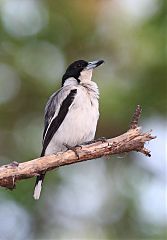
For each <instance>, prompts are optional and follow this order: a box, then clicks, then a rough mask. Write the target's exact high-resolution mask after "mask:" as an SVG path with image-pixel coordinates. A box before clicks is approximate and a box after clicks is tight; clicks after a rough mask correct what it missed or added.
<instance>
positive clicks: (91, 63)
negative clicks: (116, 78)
mask: <svg viewBox="0 0 167 240" xmlns="http://www.w3.org/2000/svg"><path fill="white" fill-rule="evenodd" d="M102 63H104V61H103V60H97V61H93V62H88V65H87V67H86V69H88V70H89V69H93V68H96V67H98V66H100V65H101V64H102Z"/></svg>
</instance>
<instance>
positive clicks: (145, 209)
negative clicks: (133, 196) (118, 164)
mask: <svg viewBox="0 0 167 240" xmlns="http://www.w3.org/2000/svg"><path fill="white" fill-rule="evenodd" d="M141 125H142V126H144V127H143V130H144V131H148V129H153V132H152V135H156V136H157V138H156V139H155V140H152V141H150V142H149V144H148V145H146V147H147V148H149V149H150V150H151V157H150V158H147V159H146V158H145V156H144V155H141V154H140V155H138V158H139V161H137V164H139V165H141V166H142V167H144V168H146V169H147V170H149V171H150V172H151V173H152V174H154V179H150V181H149V182H147V183H144V184H141V185H140V187H139V191H140V195H139V196H140V203H141V211H140V214H141V216H144V218H145V219H146V220H147V221H148V222H151V223H155V224H162V225H164V224H165V217H166V216H167V198H166V197H167V188H166V183H167V155H166V146H167V122H166V119H163V118H154V117H152V118H151V119H148V120H147V122H145V123H141Z"/></svg>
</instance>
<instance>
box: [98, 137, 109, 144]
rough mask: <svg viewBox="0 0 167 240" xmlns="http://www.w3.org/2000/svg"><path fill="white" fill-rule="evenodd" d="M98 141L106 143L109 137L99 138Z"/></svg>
mask: <svg viewBox="0 0 167 240" xmlns="http://www.w3.org/2000/svg"><path fill="white" fill-rule="evenodd" d="M96 141H101V142H102V143H105V142H107V139H106V138H105V137H100V138H97V139H96Z"/></svg>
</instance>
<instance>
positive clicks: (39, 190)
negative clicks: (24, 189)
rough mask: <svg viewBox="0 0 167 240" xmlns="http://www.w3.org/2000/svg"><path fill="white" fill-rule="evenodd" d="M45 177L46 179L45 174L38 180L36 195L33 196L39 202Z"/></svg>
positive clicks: (35, 188) (35, 189)
mask: <svg viewBox="0 0 167 240" xmlns="http://www.w3.org/2000/svg"><path fill="white" fill-rule="evenodd" d="M44 177H45V173H42V174H40V175H39V176H38V177H37V178H36V182H35V187H34V195H33V196H34V199H35V200H38V199H39V197H40V194H41V189H42V183H43V180H44Z"/></svg>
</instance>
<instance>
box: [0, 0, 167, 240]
mask: <svg viewBox="0 0 167 240" xmlns="http://www.w3.org/2000/svg"><path fill="white" fill-rule="evenodd" d="M166 29H167V21H166V1H165V0H161V1H156V0H154V1H149V0H147V1H139V0H136V1H128V0H126V1H119V0H117V1H116V0H113V1H111V0H108V1H107V0H89V1H80V0H71V1H67V0H57V1H51V0H43V1H35V0H34V1H33V0H24V1H23V0H22V1H21V0H12V1H10V0H2V1H0V163H1V165H3V164H7V163H9V162H11V161H18V162H23V161H27V160H30V159H33V158H36V157H38V156H39V154H40V151H41V141H42V140H41V139H42V131H43V110H44V105H45V103H46V101H47V99H48V97H49V96H50V95H51V94H52V93H53V92H54V91H56V90H57V89H58V88H59V87H60V84H61V76H62V74H63V73H64V71H65V69H66V67H67V65H68V64H69V63H71V62H72V61H74V60H76V59H86V60H90V61H91V60H96V59H104V60H105V65H103V66H101V67H100V68H99V69H97V71H95V72H94V76H93V79H94V80H95V81H96V82H97V83H98V85H99V89H100V113H101V115H100V120H99V124H98V130H97V136H106V137H109V136H110V137H112V136H116V135H118V134H120V133H122V132H124V131H126V129H127V128H128V124H129V122H130V119H131V116H132V114H133V111H134V109H135V107H136V105H137V104H141V106H142V108H143V113H142V120H141V124H142V125H143V126H144V127H147V130H149V129H150V128H153V130H154V131H153V134H155V135H157V134H159V133H160V134H161V135H159V136H158V137H159V140H155V141H154V142H155V143H154V144H153V145H152V144H150V145H149V146H148V147H149V148H151V150H152V152H153V157H152V158H151V159H148V158H146V157H144V158H142V157H141V156H139V155H140V154H131V155H124V156H117V157H112V158H111V159H99V160H96V161H94V162H90V163H89V162H87V163H84V164H78V165H79V166H78V165H76V166H70V167H64V168H62V169H60V170H57V171H53V172H51V173H49V174H48V175H47V179H46V181H45V185H44V189H43V193H42V197H41V199H40V201H38V202H36V201H34V200H33V198H32V192H33V186H34V179H31V180H26V181H22V182H19V183H18V184H17V188H16V190H14V191H12V192H10V191H6V190H5V189H1V190H0V203H1V204H0V220H1V223H2V224H1V226H0V239H11V238H12V239H114V240H115V239H121V240H123V239H157V240H158V239H164V238H165V214H166V203H165V180H166V175H165V174H166V171H165V166H166V165H165V164H166V163H165V141H166V140H165V132H167V130H166V128H165V126H166V123H165V114H166V106H167V102H166V90H167V89H166V67H167V66H166V63H167V58H166V47H165V44H166V40H167V39H166V38H167V35H166ZM156 130H157V132H156ZM154 149H156V151H157V152H156V153H158V154H157V155H156V156H158V158H155V155H154V151H153V150H154ZM157 162H158V163H157ZM156 164H159V165H156ZM152 165H153V166H154V168H153V167H152ZM153 186H154V188H153ZM152 188H153V189H154V190H153V193H152V195H149V196H152V198H151V197H148V198H144V196H145V195H147V193H148V191H150V189H152ZM148 201H149V204H148ZM159 212H161V214H159Z"/></svg>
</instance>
